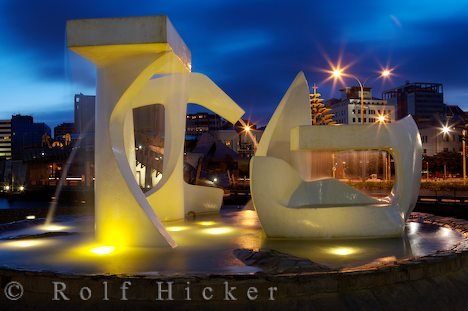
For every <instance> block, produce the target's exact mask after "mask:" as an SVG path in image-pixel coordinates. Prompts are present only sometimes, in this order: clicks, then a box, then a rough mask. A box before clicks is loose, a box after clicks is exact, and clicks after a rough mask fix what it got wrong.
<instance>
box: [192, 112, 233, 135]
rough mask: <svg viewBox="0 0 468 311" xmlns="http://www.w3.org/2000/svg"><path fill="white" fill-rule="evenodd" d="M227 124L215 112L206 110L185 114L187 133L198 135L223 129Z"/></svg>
mask: <svg viewBox="0 0 468 311" xmlns="http://www.w3.org/2000/svg"><path fill="white" fill-rule="evenodd" d="M228 124H229V122H227V121H226V120H224V119H223V118H221V117H220V116H218V115H217V114H212V113H207V112H197V113H194V114H187V119H186V129H187V135H195V136H199V135H201V134H203V133H205V132H209V131H215V130H221V129H224V128H225V127H226V126H227V125H228Z"/></svg>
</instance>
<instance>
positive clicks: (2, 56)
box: [0, 0, 468, 126]
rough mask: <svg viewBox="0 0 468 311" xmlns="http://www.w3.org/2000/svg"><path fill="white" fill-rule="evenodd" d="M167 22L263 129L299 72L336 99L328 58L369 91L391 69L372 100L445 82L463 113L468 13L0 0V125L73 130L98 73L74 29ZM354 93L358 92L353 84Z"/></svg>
mask: <svg viewBox="0 0 468 311" xmlns="http://www.w3.org/2000/svg"><path fill="white" fill-rule="evenodd" d="M139 15H140V16H141V15H168V16H169V18H170V19H171V21H172V23H173V24H174V26H175V27H176V29H177V30H178V32H179V33H180V35H181V36H182V38H183V39H184V41H185V42H186V43H187V45H188V47H189V48H190V50H191V51H192V63H193V71H195V72H201V73H204V74H207V75H208V76H210V77H211V78H212V79H213V80H214V81H215V82H216V83H218V85H220V86H221V87H222V88H223V89H224V90H225V91H226V93H228V94H229V95H230V96H231V97H232V98H233V99H234V100H235V101H236V102H237V103H238V104H239V105H240V106H242V107H243V108H244V109H245V111H246V112H247V116H249V115H250V116H252V118H253V120H254V121H257V122H259V123H265V122H266V121H267V120H268V119H269V117H270V116H271V113H272V112H273V110H274V108H275V106H276V105H277V104H278V102H279V100H280V99H281V96H282V95H283V94H284V92H285V91H286V89H287V87H288V86H289V83H290V82H291V81H292V80H293V78H294V76H295V75H296V74H297V72H299V71H301V70H303V71H304V72H305V74H306V76H307V78H308V80H309V83H310V84H311V85H312V84H313V83H314V82H315V83H317V84H319V87H320V89H319V91H320V92H321V93H322V95H323V97H324V98H330V97H333V96H335V97H336V96H338V91H337V89H335V90H333V89H332V83H331V82H329V81H328V82H324V80H325V78H326V77H327V75H326V74H325V73H323V72H320V68H328V64H327V61H326V56H328V57H329V58H330V59H331V60H332V61H333V62H336V61H337V59H338V57H339V55H340V54H341V55H342V58H343V64H350V63H353V65H352V66H351V67H350V69H349V72H352V73H353V74H355V75H357V76H359V77H361V78H362V79H365V78H366V77H367V76H372V75H376V71H377V70H379V68H381V67H384V66H386V65H387V64H388V65H390V66H396V68H395V73H396V76H394V77H393V78H392V80H391V81H386V82H385V83H383V82H382V81H380V80H375V79H370V80H369V83H368V85H371V86H373V87H374V95H377V96H380V94H381V91H382V90H383V89H387V88H390V87H393V86H397V85H400V84H402V83H404V82H405V81H406V80H411V81H422V82H441V83H443V84H444V91H445V101H446V103H448V104H457V105H459V106H461V107H462V108H464V109H465V110H468V1H456V0H445V1H430V0H427V1H420V0H418V1H415V0H393V1H375V0H369V1H367V0H365V1H321V2H318V1H294V0H288V1H272V0H270V1H252V0H205V1H200V0H198V1H178V0H171V1H169V0H167V1H159V0H132V1H129V0H125V1H124V0H109V1H105V0H104V1H103V0H99V1H97V0H93V1H90V0H80V1H63V0H41V1H36V0H0V40H1V41H0V42H1V45H0V68H1V70H0V79H1V82H2V83H1V84H0V92H1V96H0V119H6V118H10V115H11V114H13V113H22V114H32V115H33V116H34V117H35V120H36V121H42V122H47V123H48V124H49V125H51V126H54V125H56V124H57V123H60V122H64V121H72V120H73V112H72V110H73V95H74V94H75V93H78V92H83V93H85V94H94V92H95V91H94V83H95V79H94V69H93V67H92V66H90V65H89V64H87V63H85V62H84V61H83V60H81V59H80V58H79V57H77V56H75V55H74V54H72V53H71V52H68V51H67V49H66V43H65V21H66V20H67V19H78V18H97V17H117V16H139ZM346 82H347V84H353V81H352V80H346Z"/></svg>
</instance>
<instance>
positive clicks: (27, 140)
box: [11, 114, 51, 160]
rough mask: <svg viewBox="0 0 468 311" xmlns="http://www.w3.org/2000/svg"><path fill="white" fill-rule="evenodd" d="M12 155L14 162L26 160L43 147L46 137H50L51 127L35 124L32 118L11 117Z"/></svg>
mask: <svg viewBox="0 0 468 311" xmlns="http://www.w3.org/2000/svg"><path fill="white" fill-rule="evenodd" d="M11 133H12V134H11V153H12V158H13V159H14V160H25V159H27V158H28V157H29V156H30V155H31V154H33V153H36V151H37V150H38V149H40V148H41V147H42V145H43V138H44V135H47V136H49V137H50V134H51V131H50V127H49V126H47V124H45V123H34V120H33V117H32V116H23V115H20V114H18V115H13V116H12V117H11Z"/></svg>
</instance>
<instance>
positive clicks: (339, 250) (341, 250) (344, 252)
mask: <svg viewBox="0 0 468 311" xmlns="http://www.w3.org/2000/svg"><path fill="white" fill-rule="evenodd" d="M329 252H330V253H332V254H334V255H338V256H348V255H351V254H354V253H356V250H355V249H353V248H351V247H335V248H332V249H330V251H329Z"/></svg>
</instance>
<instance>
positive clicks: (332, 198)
mask: <svg viewBox="0 0 468 311" xmlns="http://www.w3.org/2000/svg"><path fill="white" fill-rule="evenodd" d="M308 99H309V98H308V86H307V81H306V80H305V77H304V75H303V74H302V73H300V74H299V75H298V76H297V77H296V79H295V80H294V82H293V83H292V85H291V87H290V88H289V90H288V91H287V92H286V95H285V96H284V97H283V99H282V101H281V103H280V104H279V106H278V108H277V110H276V111H275V113H274V115H273V117H272V119H271V121H270V123H269V124H268V126H267V128H266V130H265V132H264V134H263V137H262V140H261V141H260V144H259V147H258V149H257V153H256V155H255V157H253V158H252V160H251V163H250V174H251V175H250V176H251V193H252V200H253V203H254V206H255V209H256V210H257V213H258V216H259V219H260V222H261V224H262V226H263V229H264V231H265V232H266V234H267V235H268V236H269V237H287V238H365V237H391V236H400V235H401V234H402V233H403V232H404V226H405V220H406V219H407V217H408V215H409V214H410V213H411V211H412V210H413V208H414V206H415V204H416V200H417V196H418V192H419V184H420V176H421V152H422V147H421V140H420V137H419V132H418V129H417V127H416V124H415V122H414V121H413V119H412V118H411V117H407V118H405V119H403V120H400V121H398V122H395V123H392V124H387V125H378V124H372V125H366V126H362V125H344V126H311V125H309V118H308V116H309V102H308ZM350 149H353V150H368V149H380V150H387V151H389V152H391V153H392V154H393V157H394V159H395V168H396V180H395V186H394V188H393V190H392V192H391V194H390V196H389V197H387V198H385V199H383V200H378V199H375V198H373V197H369V196H367V195H365V194H364V193H361V192H360V191H357V190H356V189H354V188H352V187H350V186H348V185H346V184H344V183H342V182H340V181H338V180H335V179H331V178H329V179H320V180H313V181H304V179H303V177H301V174H300V173H301V172H299V171H298V168H299V167H303V166H301V165H299V163H297V162H296V159H295V157H293V154H294V152H298V151H305V150H317V151H333V150H335V151H337V150H350ZM312 160H313V159H312Z"/></svg>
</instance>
